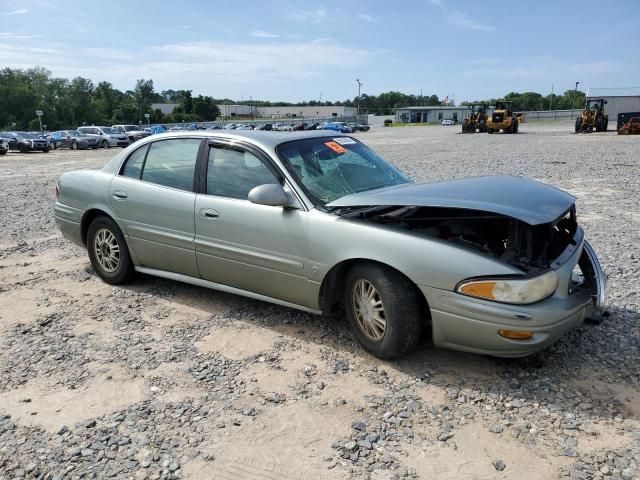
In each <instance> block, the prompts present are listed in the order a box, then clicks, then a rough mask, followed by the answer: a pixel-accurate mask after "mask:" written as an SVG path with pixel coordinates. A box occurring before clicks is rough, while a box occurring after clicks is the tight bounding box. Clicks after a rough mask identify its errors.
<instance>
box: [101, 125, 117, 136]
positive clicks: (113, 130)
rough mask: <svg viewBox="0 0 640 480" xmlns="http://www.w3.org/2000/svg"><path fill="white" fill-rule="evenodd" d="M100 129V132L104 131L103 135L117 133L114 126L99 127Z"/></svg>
mask: <svg viewBox="0 0 640 480" xmlns="http://www.w3.org/2000/svg"><path fill="white" fill-rule="evenodd" d="M100 130H102V133H104V134H105V135H113V134H116V133H118V132H117V131H116V129H115V128H110V127H105V128H101V129H100Z"/></svg>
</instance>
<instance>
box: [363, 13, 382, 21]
mask: <svg viewBox="0 0 640 480" xmlns="http://www.w3.org/2000/svg"><path fill="white" fill-rule="evenodd" d="M358 18H359V19H360V20H364V21H365V22H369V23H378V22H379V21H380V20H378V19H377V18H375V17H372V16H371V15H368V14H366V13H359V14H358Z"/></svg>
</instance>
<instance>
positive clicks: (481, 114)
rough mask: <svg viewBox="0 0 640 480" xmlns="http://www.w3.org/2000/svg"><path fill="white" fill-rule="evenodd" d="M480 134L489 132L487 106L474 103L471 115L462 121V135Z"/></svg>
mask: <svg viewBox="0 0 640 480" xmlns="http://www.w3.org/2000/svg"><path fill="white" fill-rule="evenodd" d="M476 130H478V131H479V132H480V133H484V132H486V131H487V105H486V104H484V103H474V104H473V105H471V113H470V114H469V116H468V117H467V118H465V119H464V120H463V121H462V133H476Z"/></svg>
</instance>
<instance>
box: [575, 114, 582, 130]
mask: <svg viewBox="0 0 640 480" xmlns="http://www.w3.org/2000/svg"><path fill="white" fill-rule="evenodd" d="M581 131H582V117H578V118H576V133H580V132H581Z"/></svg>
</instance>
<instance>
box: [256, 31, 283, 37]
mask: <svg viewBox="0 0 640 480" xmlns="http://www.w3.org/2000/svg"><path fill="white" fill-rule="evenodd" d="M251 36H252V37H258V38H278V37H280V35H277V34H275V33H269V32H265V31H262V30H255V31H253V32H251Z"/></svg>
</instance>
